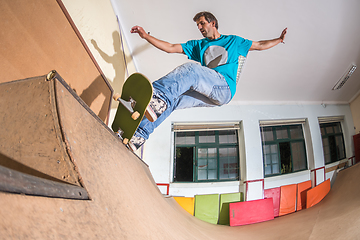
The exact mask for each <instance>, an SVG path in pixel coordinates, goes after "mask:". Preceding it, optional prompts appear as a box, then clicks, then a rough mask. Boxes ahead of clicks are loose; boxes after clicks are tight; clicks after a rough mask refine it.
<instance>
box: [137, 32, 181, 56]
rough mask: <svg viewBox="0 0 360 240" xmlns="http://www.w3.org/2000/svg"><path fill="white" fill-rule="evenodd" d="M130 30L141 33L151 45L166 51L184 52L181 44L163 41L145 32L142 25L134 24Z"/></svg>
mask: <svg viewBox="0 0 360 240" xmlns="http://www.w3.org/2000/svg"><path fill="white" fill-rule="evenodd" d="M130 32H131V33H137V34H139V36H140V37H141V38H143V39H145V40H146V41H148V42H149V43H150V44H151V45H153V46H154V47H156V48H158V49H160V50H162V51H164V52H167V53H184V51H183V49H182V46H181V44H172V43H168V42H165V41H162V40H160V39H157V38H155V37H153V36H151V35H150V34H148V33H147V32H145V30H144V29H143V28H142V27H140V26H134V27H133V28H131V31H130Z"/></svg>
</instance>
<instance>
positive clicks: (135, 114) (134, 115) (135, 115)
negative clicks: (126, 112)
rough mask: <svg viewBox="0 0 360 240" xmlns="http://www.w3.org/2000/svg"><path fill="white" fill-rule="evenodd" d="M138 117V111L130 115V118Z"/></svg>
mask: <svg viewBox="0 0 360 240" xmlns="http://www.w3.org/2000/svg"><path fill="white" fill-rule="evenodd" d="M139 117H140V113H139V112H138V111H135V112H134V113H133V114H132V115H131V118H132V119H134V120H136V119H138V118H139Z"/></svg>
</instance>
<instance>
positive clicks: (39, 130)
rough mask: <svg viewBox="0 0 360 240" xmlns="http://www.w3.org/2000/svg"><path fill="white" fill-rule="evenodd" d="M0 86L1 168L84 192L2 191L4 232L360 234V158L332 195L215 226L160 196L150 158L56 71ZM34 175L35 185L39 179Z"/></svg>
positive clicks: (29, 235) (15, 235)
mask: <svg viewBox="0 0 360 240" xmlns="http://www.w3.org/2000/svg"><path fill="white" fill-rule="evenodd" d="M0 92H1V95H0V103H1V104H0V110H1V117H0V129H1V133H2V135H1V142H0V153H1V155H0V156H1V159H3V160H4V159H5V160H6V161H5V160H4V161H0V162H1V163H2V164H1V166H2V167H4V168H7V169H10V170H11V171H16V172H19V174H24V176H28V177H30V178H31V177H34V178H36V179H44V181H45V182H49V181H50V182H57V183H58V185H61V186H65V188H66V187H69V188H72V187H76V188H81V189H83V190H84V192H86V193H87V197H86V198H84V199H68V198H61V197H54V196H46V194H47V191H46V189H45V191H44V195H45V196H31V195H26V194H28V193H23V194H16V193H9V192H0V206H1V207H0V215H1V216H2V217H1V220H0V235H1V238H3V239H156V240H159V239H179V240H180V239H181V240H184V239H191V240H193V239H267V240H268V239H302V240H303V239H356V238H359V236H360V228H359V226H360V218H359V216H360V204H359V203H360V200H359V199H360V188H359V186H358V184H359V182H360V165H359V164H357V165H355V166H353V167H351V168H348V169H347V170H344V171H341V172H340V173H339V174H338V176H337V179H336V182H335V184H334V186H333V188H332V190H331V191H330V193H329V194H328V195H327V196H326V197H325V199H324V200H323V201H321V202H320V203H319V204H317V205H316V206H314V207H312V208H310V209H305V210H302V211H300V212H297V213H294V214H289V215H286V216H283V217H279V218H276V219H274V220H271V221H268V222H263V223H257V224H252V225H247V226H239V227H229V226H222V225H213V224H209V223H206V222H203V221H201V220H199V219H197V218H195V217H193V216H191V215H190V214H188V213H187V212H186V211H185V210H184V209H182V208H181V207H180V206H179V205H178V204H177V203H176V201H175V200H174V199H173V198H165V197H163V195H162V194H161V193H160V191H159V190H158V188H157V186H156V184H155V182H154V180H153V178H152V176H151V174H150V171H149V168H148V166H147V165H146V164H145V163H144V162H142V161H141V160H140V159H139V158H137V157H136V155H134V154H133V153H131V152H130V151H129V150H128V149H127V148H126V147H125V146H124V145H123V144H122V143H121V142H120V141H119V139H118V138H117V137H116V136H115V135H114V134H113V132H112V131H111V130H110V129H109V128H108V127H107V126H106V125H105V124H103V122H102V121H101V120H100V119H99V118H98V117H97V116H96V114H94V113H93V112H92V111H91V110H90V109H89V108H88V107H87V106H86V104H84V102H83V101H82V100H81V99H80V98H78V97H77V96H76V94H75V93H73V92H72V90H71V89H70V88H69V87H68V86H67V84H66V83H65V82H64V81H63V80H62V79H61V78H60V77H59V76H57V75H56V76H55V77H53V78H52V79H51V80H50V81H47V80H46V76H42V77H37V78H31V79H25V80H21V81H15V82H9V83H2V84H0ZM9 162H12V164H7V165H6V163H9ZM11 177H12V175H11V174H10V175H8V176H7V178H8V179H11ZM23 180H24V179H23ZM23 180H21V179H20V180H19V181H23ZM24 181H26V179H25V180H24ZM29 181H30V183H31V184H33V185H32V186H33V188H36V184H37V183H36V182H32V180H29ZM55 185H56V184H55ZM53 187H55V188H56V187H57V185H56V186H53ZM30 194H31V193H30ZM35 195H41V194H35Z"/></svg>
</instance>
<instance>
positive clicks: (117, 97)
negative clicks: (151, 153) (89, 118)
mask: <svg viewBox="0 0 360 240" xmlns="http://www.w3.org/2000/svg"><path fill="white" fill-rule="evenodd" d="M120 96H121V95H120V94H119V93H115V95H114V96H113V99H114V100H115V101H117V100H118V99H119V97H120Z"/></svg>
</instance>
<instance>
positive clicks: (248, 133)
mask: <svg viewBox="0 0 360 240" xmlns="http://www.w3.org/2000/svg"><path fill="white" fill-rule="evenodd" d="M326 116H329V117H330V116H344V124H343V127H344V129H343V131H344V139H345V146H346V156H347V157H350V156H353V147H352V144H351V136H352V135H353V134H354V124H353V119H352V115H351V111H350V106H349V105H326V106H325V107H324V106H322V105H302V104H298V105H232V104H231V103H230V104H229V105H226V106H222V107H215V108H197V109H196V108H194V109H186V110H178V111H175V112H173V114H172V115H171V116H170V117H169V118H168V119H166V120H165V121H164V122H163V124H162V125H160V126H159V127H158V128H157V129H156V130H155V132H154V133H153V134H152V135H151V136H150V139H149V140H148V141H147V143H146V146H145V155H144V160H145V162H146V163H148V164H149V166H150V170H151V172H152V174H153V176H154V179H155V181H156V182H157V183H171V181H172V166H173V151H174V148H173V133H172V131H171V124H172V123H173V122H207V121H208V122H212V121H241V122H242V124H241V126H242V128H241V131H240V136H241V135H243V139H242V140H243V141H244V142H243V143H242V144H240V145H244V147H245V149H241V147H240V151H241V153H240V158H241V159H240V162H241V163H240V165H241V167H245V169H241V184H240V182H230V183H229V182H228V183H196V184H193V183H188V184H186V183H181V184H180V183H171V184H170V194H171V195H177V196H192V195H194V194H204V193H223V192H237V191H239V190H241V191H244V190H245V189H244V187H243V181H249V180H261V179H263V174H264V173H263V159H262V147H261V136H260V129H259V121H260V120H281V119H302V118H306V119H307V121H306V124H305V127H304V131H305V135H306V136H305V138H306V141H307V144H309V143H310V146H307V154H308V161H310V162H309V163H308V166H309V168H310V169H314V168H319V167H322V166H324V154H323V149H322V140H321V133H320V128H319V122H318V117H326ZM310 175H311V174H310V170H307V171H303V172H299V173H294V174H288V175H285V176H277V177H271V178H265V183H264V185H265V189H267V188H273V187H278V186H281V185H286V184H292V183H298V182H303V181H306V180H309V179H310ZM320 175H321V174H320ZM323 178H324V177H322V179H321V177H320V180H321V181H322V180H324V179H323ZM318 181H319V177H318ZM239 185H240V186H239ZM247 193H248V200H251V199H258V198H262V194H263V189H262V184H261V182H255V183H254V184H249V188H248V190H247Z"/></svg>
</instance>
